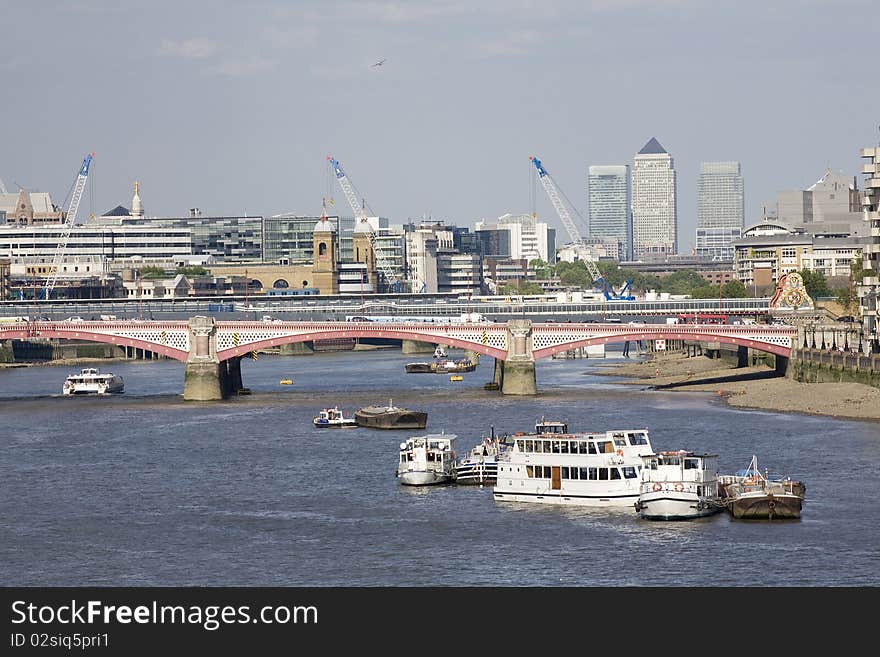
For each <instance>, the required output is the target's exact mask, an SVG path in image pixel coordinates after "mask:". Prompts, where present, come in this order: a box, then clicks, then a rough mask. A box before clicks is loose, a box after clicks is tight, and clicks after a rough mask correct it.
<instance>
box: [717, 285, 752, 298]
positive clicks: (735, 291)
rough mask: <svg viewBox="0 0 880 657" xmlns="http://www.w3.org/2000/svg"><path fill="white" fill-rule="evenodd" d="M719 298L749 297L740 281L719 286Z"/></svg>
mask: <svg viewBox="0 0 880 657" xmlns="http://www.w3.org/2000/svg"><path fill="white" fill-rule="evenodd" d="M721 296H722V297H724V298H725V299H745V298H746V297H748V296H750V295H749V291H748V290H747V289H746V286H745V285H743V284H742V281H727V282H726V283H725V284H724V285H722V286H721Z"/></svg>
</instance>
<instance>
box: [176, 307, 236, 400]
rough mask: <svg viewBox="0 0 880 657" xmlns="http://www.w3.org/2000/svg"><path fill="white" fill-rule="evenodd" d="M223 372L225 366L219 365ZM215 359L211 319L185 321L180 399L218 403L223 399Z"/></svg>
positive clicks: (215, 345)
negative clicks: (185, 348)
mask: <svg viewBox="0 0 880 657" xmlns="http://www.w3.org/2000/svg"><path fill="white" fill-rule="evenodd" d="M222 365H223V366H224V370H226V364H225V363H223V364H222ZM220 370H221V363H220V360H219V359H218V358H217V326H216V324H215V321H214V318H213V317H203V316H196V317H193V318H191V319H190V320H189V356H188V357H187V359H186V371H185V374H184V382H183V398H184V399H185V400H187V401H218V400H220V399H223V392H224V391H223V384H222V379H224V378H228V370H226V371H224V373H223V375H221V373H220Z"/></svg>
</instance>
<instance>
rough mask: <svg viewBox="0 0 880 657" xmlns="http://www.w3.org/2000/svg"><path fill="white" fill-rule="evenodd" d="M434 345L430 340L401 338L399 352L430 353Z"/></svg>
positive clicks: (432, 351)
mask: <svg viewBox="0 0 880 657" xmlns="http://www.w3.org/2000/svg"><path fill="white" fill-rule="evenodd" d="M434 349H436V347H435V346H434V345H433V344H432V343H430V342H420V341H418V340H402V341H401V345H400V352H401V353H403V354H432V353H434Z"/></svg>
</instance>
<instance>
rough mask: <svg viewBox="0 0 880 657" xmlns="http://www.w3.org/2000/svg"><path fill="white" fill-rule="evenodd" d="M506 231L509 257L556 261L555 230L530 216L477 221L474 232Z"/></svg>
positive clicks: (507, 216)
mask: <svg viewBox="0 0 880 657" xmlns="http://www.w3.org/2000/svg"><path fill="white" fill-rule="evenodd" d="M483 230H506V231H507V232H508V233H509V240H508V244H509V247H510V257H511V258H513V259H515V260H519V259H525V260H535V259H538V258H540V259H541V260H543V261H544V262H554V261H555V259H556V229H554V228H550V227H549V226H548V225H547V224H546V223H544V222H543V221H537V219H535V217H533V216H532V215H530V214H521V215H512V214H505V215H502V216H500V217H498V219H497V220H495V221H494V222H487V221H478V222H477V223H476V231H477V232H481V231H483Z"/></svg>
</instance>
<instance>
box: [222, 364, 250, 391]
mask: <svg viewBox="0 0 880 657" xmlns="http://www.w3.org/2000/svg"><path fill="white" fill-rule="evenodd" d="M220 388H221V390H222V391H223V396H224V397H228V396H230V395H234V394H236V393H237V392H238V391H239V390H242V389H243V388H244V385H242V382H241V356H236V357H235V358H230V359H229V360H227V361H224V362H222V363H220Z"/></svg>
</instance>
